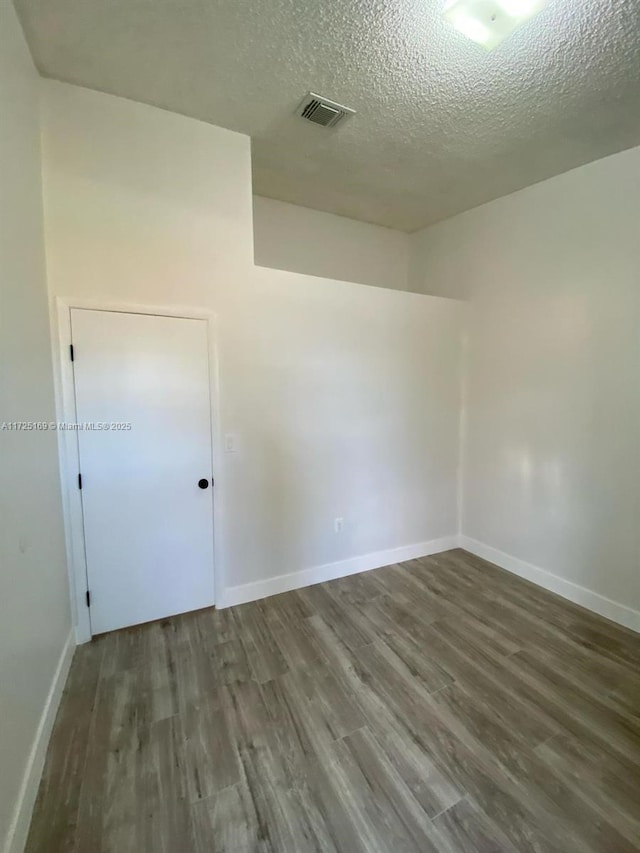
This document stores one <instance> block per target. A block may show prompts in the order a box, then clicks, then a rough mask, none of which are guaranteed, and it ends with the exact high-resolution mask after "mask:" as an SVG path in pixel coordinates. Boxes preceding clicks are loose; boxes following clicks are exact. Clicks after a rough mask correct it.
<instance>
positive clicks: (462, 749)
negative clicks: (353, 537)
mask: <svg viewBox="0 0 640 853" xmlns="http://www.w3.org/2000/svg"><path fill="white" fill-rule="evenodd" d="M26 851H27V853H307V851H319V853H438V851H441V853H494V851H495V853H516V851H517V853H527V851H529V853H633V851H640V636H638V635H637V634H634V633H633V632H631V631H628V630H626V629H624V628H621V627H619V626H617V625H615V624H613V623H611V622H607V621H606V620H603V619H600V618H599V617H597V616H595V615H594V614H592V613H589V612H587V611H585V610H582V609H581V608H579V607H577V606H576V605H574V604H571V603H569V602H566V601H564V600H563V599H560V598H558V597H556V596H554V595H552V594H550V593H548V592H546V591H544V590H541V589H539V588H538V587H535V586H533V585H532V584H529V583H527V582H525V581H523V580H521V579H519V578H517V577H515V576H513V575H510V574H508V573H506V572H503V571H502V570H500V569H498V568H497V567H496V566H493V565H491V564H489V563H486V562H484V561H483V560H480V559H479V558H477V557H474V556H472V555H470V554H467V553H466V552H464V551H461V550H454V551H449V552H447V553H445V554H439V555H436V556H434V557H428V558H424V559H422V560H411V561H409V562H408V563H404V564H402V565H396V566H388V567H386V568H384V569H378V570H377V571H373V572H368V573H366V574H362V575H356V576H353V577H349V578H343V579H341V580H337V581H331V582H329V583H324V584H318V585H317V586H314V587H309V588H307V589H304V590H299V591H297V592H290V593H285V594H283V595H278V596H275V597H273V598H269V599H265V600H263V601H260V602H254V603H252V604H246V605H242V606H239V607H235V608H230V609H228V610H223V611H216V610H210V611H200V612H198V613H192V614H186V615H184V616H179V617H176V618H173V619H169V620H166V621H165V622H159V623H154V624H150V625H144V626H140V627H136V628H132V629H128V630H125V631H120V632H117V633H114V634H110V635H105V636H102V637H98V638H96V639H95V640H94V641H93V642H92V643H90V644H88V645H86V646H81V647H79V648H78V649H77V650H76V654H75V658H74V661H73V664H72V667H71V672H70V676H69V680H68V683H67V686H66V689H65V693H64V696H63V700H62V703H61V706H60V710H59V713H58V716H57V719H56V723H55V727H54V731H53V735H52V739H51V743H50V746H49V752H48V755H47V761H46V765H45V769H44V774H43V778H42V783H41V786H40V791H39V794H38V800H37V803H36V807H35V810H34V815H33V820H32V825H31V831H30V834H29V840H28V843H27V848H26Z"/></svg>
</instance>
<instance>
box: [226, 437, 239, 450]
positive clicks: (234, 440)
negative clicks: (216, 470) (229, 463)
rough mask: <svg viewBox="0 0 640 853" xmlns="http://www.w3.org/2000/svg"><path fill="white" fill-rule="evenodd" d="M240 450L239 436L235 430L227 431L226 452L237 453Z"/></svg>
mask: <svg viewBox="0 0 640 853" xmlns="http://www.w3.org/2000/svg"><path fill="white" fill-rule="evenodd" d="M237 450H238V436H237V435H236V434H235V433H234V432H228V433H226V435H225V437H224V452H225V453H236V452H237Z"/></svg>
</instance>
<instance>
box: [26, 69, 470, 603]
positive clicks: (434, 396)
mask: <svg viewBox="0 0 640 853" xmlns="http://www.w3.org/2000/svg"><path fill="white" fill-rule="evenodd" d="M43 100H44V128H43V146H44V161H43V163H44V166H43V168H44V181H45V209H46V231H47V252H48V267H49V281H50V287H51V292H52V295H57V296H60V297H64V298H66V299H69V300H71V301H73V300H77V299H82V300H91V301H92V302H93V303H94V304H98V305H108V304H111V305H113V304H114V303H116V304H117V305H119V306H126V305H147V306H148V305H152V306H158V307H163V306H164V307H173V308H175V307H177V306H181V307H185V306H191V307H195V308H197V309H207V310H212V311H215V313H216V315H217V338H218V342H217V343H218V358H219V375H220V382H219V385H220V411H219V421H220V432H221V433H223V434H224V433H227V432H229V433H233V434H235V435H236V439H237V442H238V447H239V450H238V451H237V452H235V453H229V454H226V453H225V454H222V455H220V454H219V455H218V459H217V462H216V497H217V502H218V506H219V508H220V509H221V518H220V520H219V524H218V528H217V530H216V539H217V542H218V553H219V554H221V555H222V559H221V562H222V565H221V566H220V565H219V567H218V568H219V571H220V573H221V574H222V575H223V577H222V585H223V586H224V591H223V602H222V603H230V602H231V601H238V600H242V599H245V598H246V599H250V598H256V597H259V596H261V595H264V594H266V593H267V592H274V591H276V590H278V589H282V588H285V587H286V586H296V585H299V584H300V583H303V582H309V579H311V578H313V579H316V580H319V579H321V578H322V577H327V576H328V575H330V574H332V573H333V574H344V573H345V572H347V571H353V570H356V569H357V568H370V567H372V565H373V564H375V563H376V561H381V562H393V561H394V559H396V558H401V557H402V555H407V556H414V555H416V554H417V553H418V552H423V553H424V552H425V549H429V548H431V547H440V546H441V545H442V544H443V542H444V546H443V547H446V546H447V545H448V544H451V543H452V540H451V539H447V541H446V542H445V541H444V539H445V538H446V537H451V536H452V535H453V534H455V533H456V531H457V515H456V483H455V477H456V468H457V462H458V447H457V429H458V413H459V375H460V332H461V324H462V315H463V312H464V306H463V305H461V304H460V303H457V302H455V301H452V300H442V299H434V298H428V297H425V296H422V295H418V294H410V293H406V292H402V291H399V292H398V291H395V290H392V289H390V288H375V287H368V286H366V285H360V284H352V283H345V282H338V281H333V280H328V279H322V278H317V277H313V276H310V275H301V274H298V273H292V272H287V271H276V270H271V269H265V268H261V267H256V266H255V265H254V261H253V244H252V198H251V174H250V150H249V140H248V138H247V137H244V136H241V135H239V134H235V133H231V132H229V131H225V130H222V129H220V128H216V127H213V126H211V125H208V124H204V123H201V122H197V121H195V120H193V119H188V118H185V117H182V116H178V115H174V114H171V113H168V112H163V111H161V110H157V109H154V108H152V107H148V106H144V105H141V104H136V103H134V102H131V101H125V100H121V99H118V98H114V97H111V96H108V95H103V94H99V93H96V92H91V91H89V90H84V89H80V88H76V87H73V86H68V85H65V84H60V83H54V82H50V81H49V82H44V83H43ZM219 437H220V436H218V439H219ZM338 517H339V518H343V519H344V528H343V530H342V532H341V533H339V534H337V533H336V532H335V530H334V522H335V518H338ZM434 540H435V544H434ZM394 549H401V550H400V551H399V552H398V551H396V550H394ZM402 549H404V550H402ZM407 549H408V550H407ZM219 603H220V602H219Z"/></svg>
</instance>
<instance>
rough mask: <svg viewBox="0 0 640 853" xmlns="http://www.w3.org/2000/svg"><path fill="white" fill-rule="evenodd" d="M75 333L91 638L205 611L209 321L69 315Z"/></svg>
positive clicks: (209, 595) (209, 569) (209, 543)
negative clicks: (204, 482) (203, 481)
mask: <svg viewBox="0 0 640 853" xmlns="http://www.w3.org/2000/svg"><path fill="white" fill-rule="evenodd" d="M71 328H72V340H73V346H74V365H73V367H74V380H75V391H76V414H77V417H76V420H77V421H78V423H79V424H85V425H86V424H90V425H91V426H92V428H90V429H87V428H84V429H80V430H79V431H78V446H79V454H80V470H81V472H82V507H83V515H84V529H85V543H86V555H87V573H88V583H89V589H90V591H91V629H92V633H94V634H99V633H102V632H103V631H111V630H113V629H115V628H121V627H124V626H126V625H134V624H138V623H140V622H148V621H150V620H153V619H159V618H162V617H165V616H170V615H173V614H176V613H183V612H185V611H188V610H194V609H197V608H201V607H207V606H210V605H212V604H213V591H214V585H213V497H212V495H213V489H212V486H211V477H212V460H211V417H210V385H209V360H208V341H207V323H206V321H204V320H190V319H183V318H176V317H160V316H154V315H146V314H127V313H119V312H111V311H92V310H85V309H73V310H72V311H71ZM100 424H107V425H108V426H109V428H108V429H99V428H98V426H99V425H100ZM118 424H119V425H124V426H120V427H119V428H116V425H118ZM128 424H130V425H131V427H130V428H128V426H127V425H128ZM202 478H205V479H206V480H207V481H208V488H206V489H202V488H200V487H199V485H198V482H199V480H201V479H202Z"/></svg>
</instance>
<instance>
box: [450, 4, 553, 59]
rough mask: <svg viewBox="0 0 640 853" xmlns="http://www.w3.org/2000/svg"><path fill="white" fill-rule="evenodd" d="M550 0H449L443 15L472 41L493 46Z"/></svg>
mask: <svg viewBox="0 0 640 853" xmlns="http://www.w3.org/2000/svg"><path fill="white" fill-rule="evenodd" d="M548 2H549V0H448V2H447V3H446V5H445V8H444V13H443V14H444V17H445V18H446V19H447V20H448V21H449V22H450V23H451V24H453V26H454V27H455V28H456V29H457V30H458V31H459V32H461V33H463V34H464V35H465V36H466V37H467V38H469V39H471V41H475V42H476V43H477V44H480V45H482V47H484V48H485V49H486V50H493V49H494V47H497V46H498V45H499V44H500V43H501V42H503V41H504V40H505V39H506V38H507V36H509V35H511V33H512V32H513V31H514V30H515V29H517V28H518V27H519V26H520V25H521V24H523V23H524V22H525V21H528V20H529V19H530V18H533V16H534V15H537V14H538V12H539V11H540V10H541V9H543V8H544V7H545V6H546V5H547V3H548Z"/></svg>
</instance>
